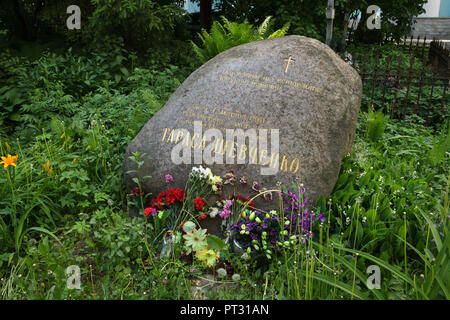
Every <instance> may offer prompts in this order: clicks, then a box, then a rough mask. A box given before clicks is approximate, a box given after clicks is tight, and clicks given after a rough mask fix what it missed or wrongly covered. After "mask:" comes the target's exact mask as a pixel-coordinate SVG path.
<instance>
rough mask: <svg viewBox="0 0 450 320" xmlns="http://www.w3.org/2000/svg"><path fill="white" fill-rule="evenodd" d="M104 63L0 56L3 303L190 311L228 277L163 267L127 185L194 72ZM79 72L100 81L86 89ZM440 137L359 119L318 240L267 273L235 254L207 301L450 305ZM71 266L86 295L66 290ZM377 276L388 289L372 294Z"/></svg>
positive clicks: (413, 126) (295, 249)
mask: <svg viewBox="0 0 450 320" xmlns="http://www.w3.org/2000/svg"><path fill="white" fill-rule="evenodd" d="M109 52H110V53H111V52H112V54H109V53H108V52H101V51H100V52H99V54H100V55H101V56H96V54H92V55H87V56H84V57H78V56H77V55H74V54H71V53H68V54H65V55H51V54H46V55H44V56H43V57H42V59H41V60H40V61H39V62H28V61H26V60H22V59H19V58H14V57H11V56H9V55H3V56H2V58H1V59H2V61H3V62H4V63H2V64H1V65H2V66H4V67H3V69H1V70H0V72H1V75H2V77H1V78H0V103H1V105H2V107H3V108H2V112H1V114H0V121H1V122H2V129H1V131H0V153H1V155H2V156H5V155H7V154H11V155H16V154H17V155H18V161H17V167H12V166H9V167H8V168H6V169H3V167H2V168H0V243H1V245H0V279H1V280H0V296H1V298H2V299H189V298H194V296H193V295H192V293H191V287H192V286H193V284H194V282H195V281H197V280H199V279H201V278H202V277H203V275H204V274H205V273H213V274H215V273H216V271H217V268H219V267H225V265H224V264H221V265H217V266H216V268H215V269H211V268H207V267H205V266H204V265H203V264H202V263H200V262H199V261H198V260H196V259H194V260H193V262H192V261H190V260H189V259H187V258H186V257H181V256H180V255H172V256H171V257H170V258H161V257H159V253H160V244H159V242H155V241H153V240H154V239H152V236H151V235H152V232H151V230H150V229H149V228H150V225H149V224H148V223H146V222H145V220H144V219H143V218H139V217H138V218H134V219H130V218H129V217H128V212H127V209H128V208H127V206H126V205H127V203H128V202H127V198H128V193H129V192H130V190H124V189H123V187H122V186H123V181H122V179H123V178H122V177H123V172H122V162H123V156H124V151H125V148H126V146H127V145H128V143H129V142H130V141H131V139H132V138H133V137H134V136H135V135H136V134H137V132H138V131H139V130H140V129H141V128H142V126H143V125H144V124H145V123H146V122H147V121H148V119H149V118H150V117H151V116H152V115H153V114H154V113H155V112H156V111H157V110H159V108H161V106H162V105H163V104H164V103H165V101H167V99H168V98H169V97H170V95H171V94H172V93H173V92H174V91H175V90H176V88H177V87H178V86H179V85H180V83H181V81H182V80H183V79H184V78H185V77H186V76H187V75H188V74H189V72H190V70H192V66H193V65H195V63H193V62H192V61H191V62H192V63H187V62H186V61H184V62H180V63H179V64H178V66H175V65H173V64H172V63H168V61H173V60H172V57H170V58H167V57H166V58H165V59H166V60H164V61H160V60H157V59H156V58H155V57H157V56H158V55H157V54H156V52H153V53H151V55H150V56H151V57H153V58H155V60H153V62H152V64H143V63H140V62H139V61H137V60H139V59H136V58H135V56H134V55H133V54H132V53H128V52H125V51H123V50H122V49H121V47H120V46H119V47H118V48H116V49H115V50H112V51H109ZM119 54H120V56H121V57H122V58H120V59H118V58H117V56H118V55H119ZM96 59H98V61H96ZM117 59H118V60H117ZM177 59H180V58H179V57H178V58H175V60H177ZM119 60H120V62H119ZM98 64H102V69H101V71H100V72H99V71H98V69H97V68H98ZM63 66H65V67H64V68H63ZM77 68H80V69H82V70H86V72H83V73H84V74H90V75H91V76H92V78H91V79H90V80H89V79H87V82H86V81H84V80H83V81H79V79H78V78H77V77H76V76H77V75H78V74H79V73H78V71H77V70H78V69H77ZM123 68H125V70H126V71H125V70H123ZM61 70H64V72H62V71H61ZM28 75H30V76H28ZM5 88H6V89H5ZM13 89H15V90H14V91H11V90H13ZM6 92H9V94H8V95H6ZM366 107H367V106H366ZM440 127H441V129H439V130H437V131H433V129H431V128H428V127H425V126H423V125H422V124H421V119H420V118H419V117H417V116H411V117H407V119H405V120H403V121H397V120H393V119H389V118H387V117H382V116H381V115H379V114H378V115H377V114H373V113H362V114H361V116H360V118H359V120H358V128H357V134H356V139H355V144H354V147H353V151H352V153H351V154H350V155H348V156H347V157H346V158H345V159H344V161H343V164H342V168H341V172H340V175H339V178H338V181H337V184H336V187H335V189H334V191H333V193H332V194H331V196H330V197H329V198H327V199H325V198H320V199H319V200H318V201H317V203H316V206H315V211H316V212H323V213H324V214H325V217H326V218H327V221H326V222H325V223H324V224H323V225H322V226H320V225H317V226H316V227H315V231H314V232H315V237H314V240H313V241H309V242H308V244H307V245H300V244H299V243H297V244H296V245H295V246H292V247H290V248H283V250H281V252H280V254H279V255H278V256H273V257H272V259H271V260H269V261H266V263H264V264H261V263H258V260H257V259H250V260H245V259H243V258H242V257H240V256H239V255H230V256H228V257H227V260H228V263H229V266H231V267H232V270H231V271H230V274H229V276H227V277H225V278H224V279H220V280H219V279H217V281H218V282H219V281H220V282H221V283H226V284H228V285H230V286H231V289H230V290H223V291H219V292H210V298H216V299H302V300H303V299H305V300H307V299H449V297H450V296H449V288H450V284H449V277H448V274H449V260H448V258H449V257H448V252H449V237H448V228H449V224H448V217H449V212H448V208H449V199H448V193H449V186H450V172H449V147H448V141H449V136H450V132H449V130H448V126H445V125H441V126H440ZM47 163H48V165H47ZM175 178H176V177H175ZM161 191H163V190H161ZM281 211H282V210H281ZM183 214H185V213H183ZM71 265H77V266H79V267H80V271H81V289H79V290H78V289H68V288H67V275H66V274H65V271H66V268H67V267H69V266H71ZM371 265H376V266H378V267H379V268H380V272H381V288H380V289H374V290H369V289H368V288H367V285H366V282H367V279H368V277H369V276H370V275H369V274H368V273H367V268H368V267H369V266H371ZM231 274H239V275H240V280H239V281H234V280H232V278H231Z"/></svg>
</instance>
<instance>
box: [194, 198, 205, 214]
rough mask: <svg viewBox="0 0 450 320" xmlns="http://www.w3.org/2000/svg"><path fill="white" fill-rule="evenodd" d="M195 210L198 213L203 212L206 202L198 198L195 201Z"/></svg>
mask: <svg viewBox="0 0 450 320" xmlns="http://www.w3.org/2000/svg"><path fill="white" fill-rule="evenodd" d="M194 204H195V209H196V210H197V211H201V210H202V209H203V206H204V205H205V202H204V201H203V199H202V198H201V197H198V198H197V199H194Z"/></svg>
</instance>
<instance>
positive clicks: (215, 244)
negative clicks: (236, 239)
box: [206, 234, 225, 251]
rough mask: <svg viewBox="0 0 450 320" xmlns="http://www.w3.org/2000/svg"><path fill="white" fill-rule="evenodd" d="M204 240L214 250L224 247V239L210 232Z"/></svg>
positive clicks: (220, 249)
mask: <svg viewBox="0 0 450 320" xmlns="http://www.w3.org/2000/svg"><path fill="white" fill-rule="evenodd" d="M206 241H207V242H208V247H209V248H210V249H212V250H215V251H222V250H223V248H224V247H225V241H223V240H222V239H220V238H219V237H217V236H215V235H212V234H210V235H208V237H207V239H206Z"/></svg>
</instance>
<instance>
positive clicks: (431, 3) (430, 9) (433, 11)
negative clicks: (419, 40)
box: [419, 0, 441, 18]
mask: <svg viewBox="0 0 450 320" xmlns="http://www.w3.org/2000/svg"><path fill="white" fill-rule="evenodd" d="M440 4H441V0H428V3H427V4H425V5H424V6H423V7H424V8H425V10H426V12H425V13H424V14H421V15H420V16H419V18H435V17H439V7H440Z"/></svg>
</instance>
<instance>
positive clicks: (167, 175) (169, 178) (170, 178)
mask: <svg viewBox="0 0 450 320" xmlns="http://www.w3.org/2000/svg"><path fill="white" fill-rule="evenodd" d="M172 181H173V177H172V176H171V175H170V174H166V182H167V183H169V182H172Z"/></svg>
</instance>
